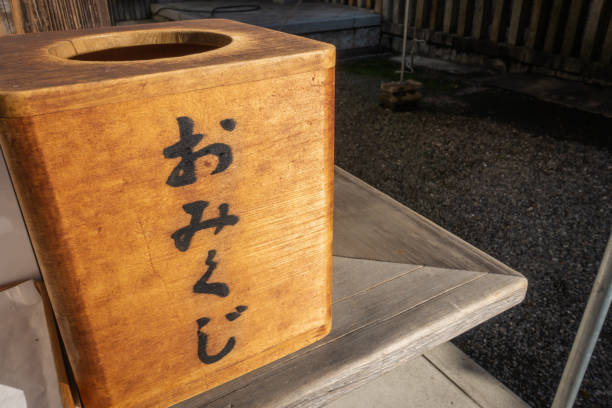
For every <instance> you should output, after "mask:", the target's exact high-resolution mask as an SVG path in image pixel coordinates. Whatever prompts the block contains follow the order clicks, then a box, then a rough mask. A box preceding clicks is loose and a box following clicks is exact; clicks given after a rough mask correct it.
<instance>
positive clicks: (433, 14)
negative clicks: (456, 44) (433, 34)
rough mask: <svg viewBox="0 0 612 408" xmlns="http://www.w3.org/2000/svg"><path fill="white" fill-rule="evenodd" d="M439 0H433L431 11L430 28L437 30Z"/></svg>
mask: <svg viewBox="0 0 612 408" xmlns="http://www.w3.org/2000/svg"><path fill="white" fill-rule="evenodd" d="M437 13H438V0H431V9H430V11H429V29H430V30H431V31H436V17H437V16H438V14H437Z"/></svg>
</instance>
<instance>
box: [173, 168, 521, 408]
mask: <svg viewBox="0 0 612 408" xmlns="http://www.w3.org/2000/svg"><path fill="white" fill-rule="evenodd" d="M334 186H335V193H334V201H335V202H334V228H335V229H334V251H335V255H338V254H339V252H342V253H343V254H344V255H345V256H334V273H333V294H334V295H333V299H334V300H333V327H332V331H331V333H330V334H329V335H328V336H327V337H325V338H324V339H322V340H319V341H318V342H316V343H314V344H312V345H311V346H308V347H307V348H305V349H302V350H300V351H297V352H296V353H293V354H291V355H289V356H287V357H284V358H283V359H281V360H278V361H275V362H273V363H271V364H268V365H267V366H265V367H262V368H260V369H258V370H255V371H253V372H251V373H249V374H247V375H245V376H243V377H240V378H237V379H235V380H233V381H231V382H229V383H226V384H223V385H221V386H219V387H216V388H214V389H212V390H210V391H208V392H206V393H203V394H201V395H199V396H197V397H194V398H192V399H190V400H188V401H185V402H183V403H181V404H179V405H177V408H179V407H180V408H195V407H207V408H210V407H215V408H226V407H230V406H231V407H236V408H246V407H260V408H261V407H270V408H272V407H322V406H325V405H326V404H327V403H328V402H330V401H332V400H334V399H336V398H338V397H339V396H341V395H343V394H345V393H347V392H349V391H351V390H353V389H355V388H357V387H359V386H360V385H361V384H364V383H365V382H366V381H369V380H371V379H373V378H376V377H378V376H380V375H382V374H384V373H385V372H388V371H390V370H392V369H393V368H395V367H396V366H397V365H399V364H401V363H402V362H403V361H405V360H407V359H409V358H412V357H414V356H417V355H420V354H422V353H424V352H426V351H427V350H430V349H432V348H433V347H435V346H437V345H438V344H441V343H443V342H445V341H448V340H450V339H452V338H454V337H455V336H457V335H459V334H461V333H463V332H464V331H466V330H468V329H470V328H472V327H474V326H475V325H477V324H480V323H482V322H483V321H485V320H487V319H489V318H491V317H493V316H495V315H497V314H499V313H501V312H503V311H504V310H506V309H508V308H510V307H512V306H514V305H516V304H518V303H520V302H521V301H522V299H523V298H524V296H525V292H526V288H527V281H526V279H525V278H523V277H522V276H521V275H520V274H518V273H517V272H515V271H513V270H511V269H510V268H508V267H506V266H504V265H502V264H500V263H499V262H497V261H495V260H494V259H493V258H490V257H489V256H487V255H485V254H484V253H482V252H481V251H478V250H477V249H475V248H474V247H471V246H470V245H468V244H466V243H465V242H463V241H461V240H460V239H459V238H457V237H455V236H454V235H452V234H450V233H448V232H446V231H444V230H443V229H442V228H440V227H438V226H436V225H435V224H433V223H431V222H430V221H428V220H426V219H425V218H423V217H421V216H420V215H418V214H416V213H415V212H413V211H411V210H409V209H408V208H406V207H404V206H402V205H401V204H399V203H397V202H396V201H394V200H392V199H391V198H389V197H388V196H385V195H384V194H382V193H381V192H379V191H377V190H376V189H374V188H372V187H371V186H369V185H367V184H366V183H364V182H362V181H360V180H359V179H357V178H355V177H353V176H351V175H350V174H348V173H347V172H345V171H344V170H342V169H340V168H338V167H336V172H335V181H334ZM382 231H384V233H383V232H382ZM356 237H358V238H356ZM352 238H354V239H352ZM411 243H412V245H411ZM401 248H403V249H401ZM351 254H352V255H357V257H350V256H351ZM347 256H348V257H347ZM364 256H365V257H367V256H371V257H376V258H378V259H379V260H370V259H359V258H363V257H364ZM385 258H386V259H385ZM408 259H410V260H412V261H413V262H414V263H415V264H413V263H410V262H409V261H408ZM393 260H395V262H388V261H393ZM401 262H407V263H401ZM428 262H429V263H433V264H437V265H444V264H446V266H442V267H432V266H427V263H428ZM460 265H464V266H470V267H474V270H476V271H470V270H465V269H462V267H461V266H460Z"/></svg>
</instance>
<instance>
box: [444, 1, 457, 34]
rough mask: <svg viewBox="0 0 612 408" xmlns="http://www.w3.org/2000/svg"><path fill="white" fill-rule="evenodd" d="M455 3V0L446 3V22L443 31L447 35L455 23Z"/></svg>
mask: <svg viewBox="0 0 612 408" xmlns="http://www.w3.org/2000/svg"><path fill="white" fill-rule="evenodd" d="M453 1H454V0H445V1H444V22H443V24H442V31H443V32H445V33H447V34H448V33H450V30H451V24H452V21H453Z"/></svg>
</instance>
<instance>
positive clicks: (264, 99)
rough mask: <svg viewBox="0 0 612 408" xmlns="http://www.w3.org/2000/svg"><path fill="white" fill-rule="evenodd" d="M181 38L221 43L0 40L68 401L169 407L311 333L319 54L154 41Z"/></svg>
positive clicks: (327, 196) (252, 45) (317, 310)
mask: <svg viewBox="0 0 612 408" xmlns="http://www.w3.org/2000/svg"><path fill="white" fill-rule="evenodd" d="M156 27H157V26H154V27H153V28H142V27H138V32H139V33H142V32H145V33H147V35H141V34H138V35H135V37H133V36H131V35H130V36H128V37H126V38H137V39H138V41H140V42H137V43H136V44H133V43H129V42H127V43H126V42H123V40H121V41H119V42H118V43H117V44H118V45H120V46H129V45H142V44H146V43H143V42H142V41H144V39H146V38H153V39H159V38H166V37H163V36H162V37H158V36H157V34H154V32H157V29H156ZM185 28H188V29H189V30H191V31H190V32H193V31H198V30H199V31H201V32H206V31H211V32H215V33H220V34H222V35H227V36H231V37H232V42H231V44H230V45H228V46H227V47H228V48H227V49H225V47H223V48H219V49H218V50H214V51H209V53H203V54H195V55H191V56H184V57H177V58H162V59H159V60H148V61H129V62H128V63H124V62H83V61H73V60H66V61H69V62H58V61H59V58H57V57H54V56H52V55H50V54H49V53H48V48H49V47H50V46H52V45H54V44H55V45H57V44H58V42H59V43H62V42H64V43H65V42H68V40H69V39H70V38H71V37H70V36H75V37H78V36H79V35H80V34H78V33H70V34H58V35H49V36H48V37H42V36H35V35H34V36H23V37H16V38H11V39H8V40H6V41H5V39H2V40H0V49H3V50H12V51H11V52H10V53H9V54H2V55H3V57H4V58H5V60H6V61H7V63H6V64H3V65H2V70H1V71H0V84H1V85H0V89H1V90H2V91H0V95H2V99H0V107H1V111H2V112H3V114H4V115H5V117H4V118H1V119H0V134H1V142H2V148H3V151H4V154H5V156H6V158H7V163H8V167H9V170H10V172H11V177H12V179H13V182H14V184H15V188H16V192H17V195H18V198H19V201H20V204H21V206H22V210H23V213H24V217H25V220H26V224H27V226H28V229H29V232H30V235H31V238H32V241H33V246H34V248H35V252H36V255H37V259H38V262H39V264H40V267H41V271H42V274H43V277H44V280H45V284H46V286H47V289H48V292H49V297H50V299H51V303H52V304H53V308H54V312H55V314H56V316H57V320H58V325H59V328H60V331H61V335H62V338H63V340H64V343H65V345H66V349H67V352H68V355H69V359H70V363H71V365H72V368H73V370H74V373H75V377H76V380H77V383H78V386H79V391H80V393H81V397H82V400H83V403H84V406H86V407H87V408H92V407H94V408H95V407H110V406H168V405H170V404H172V403H176V402H178V401H181V400H183V399H185V398H187V397H190V396H192V395H194V394H197V393H200V392H202V391H204V390H206V389H209V388H212V387H215V386H217V385H219V384H221V383H223V382H225V381H228V380H230V379H232V378H235V377H237V376H240V375H242V374H244V373H246V372H248V371H250V370H253V369H254V368H257V367H259V366H261V365H264V364H266V363H268V362H270V361H273V360H275V359H278V358H280V357H282V356H283V355H286V354H288V353H290V352H293V351H295V350H297V349H299V348H302V347H304V346H306V345H308V344H310V343H312V342H313V341H315V340H317V339H319V338H321V337H323V336H324V335H325V334H327V332H328V331H329V329H330V324H331V323H330V319H331V267H332V265H331V240H332V200H333V184H332V183H333V106H334V97H333V96H334V70H333V60H334V49H333V47H331V46H328V45H325V44H321V43H317V42H314V41H311V40H308V39H299V38H298V37H293V36H290V35H286V34H282V33H275V32H273V31H270V30H264V29H258V28H253V27H250V26H246V25H244V24H239V23H232V22H226V21H220V20H215V21H206V22H195V23H194V22H189V23H178V24H173V25H161V26H160V29H159V30H160V31H161V32H162V34H163V33H164V32H176V30H179V31H180V30H183V29H185ZM173 30H174V31H173ZM118 32H121V33H122V34H123V33H124V30H123V29H118V30H113V31H111V32H110V33H109V34H103V33H99V34H96V35H97V36H99V39H100V41H97V40H96V38H97V37H94V40H91V38H89V39H88V40H87V41H85V40H82V39H80V38H73V39H70V43H71V44H73V45H74V46H75V47H76V48H77V49H78V48H79V45H78V44H82V45H84V46H86V49H84V50H83V49H82V51H83V52H91V51H98V50H100V49H103V48H104V47H106V46H108V44H109V41H108V39H109V38H111V39H113V38H115V37H114V36H115V34H116V33H118ZM128 32H130V29H128ZM121 38H123V37H121ZM176 38H188V39H193V38H194V37H193V36H192V34H189V35H188V36H187V37H181V36H178V37H177V36H175V35H172V36H170V40H172V41H174V40H176ZM111 43H112V41H111ZM62 44H63V43H62ZM100 44H102V45H103V46H100ZM232 45H233V46H234V47H233V48H232ZM24 47H25V48H24ZM19 49H21V50H23V49H26V50H27V51H26V52H23V53H22V54H21V55H20V56H17V54H16V52H17V51H16V50H19ZM1 52H2V51H0V53H1ZM16 60H19V61H16ZM55 60H58V61H55ZM16 64H20V67H21V68H20V70H21V74H20V73H17V72H15V69H16V66H17V65H16ZM63 67H66V70H65V71H63ZM29 79H32V81H29ZM186 84H191V86H192V87H191V88H189V87H188V86H187V85H186ZM13 85H17V86H16V87H14V88H15V89H19V90H18V91H10V92H9V91H7V89H11V88H13ZM98 91H100V93H99V94H98ZM26 113H27V114H29V115H28V116H23V115H25V114H26ZM34 113H36V114H34ZM7 114H15V115H14V116H12V117H7Z"/></svg>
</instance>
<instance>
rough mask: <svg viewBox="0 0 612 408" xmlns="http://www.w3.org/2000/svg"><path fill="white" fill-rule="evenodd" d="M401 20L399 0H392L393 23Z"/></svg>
mask: <svg viewBox="0 0 612 408" xmlns="http://www.w3.org/2000/svg"><path fill="white" fill-rule="evenodd" d="M401 21H402V19H401V16H400V0H393V23H394V24H400V22H401Z"/></svg>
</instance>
